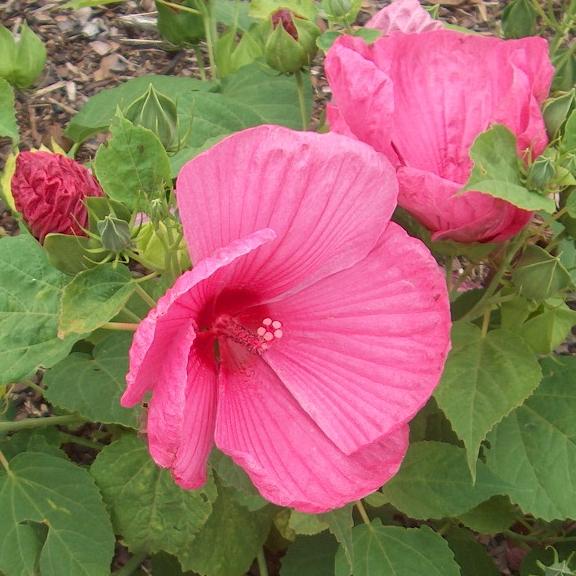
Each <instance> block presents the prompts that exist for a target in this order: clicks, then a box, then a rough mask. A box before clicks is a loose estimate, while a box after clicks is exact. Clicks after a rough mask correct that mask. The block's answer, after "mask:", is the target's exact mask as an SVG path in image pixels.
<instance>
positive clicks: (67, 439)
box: [60, 432, 104, 450]
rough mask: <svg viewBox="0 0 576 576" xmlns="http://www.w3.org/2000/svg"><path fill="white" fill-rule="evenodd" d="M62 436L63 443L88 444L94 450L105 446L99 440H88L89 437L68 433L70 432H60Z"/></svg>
mask: <svg viewBox="0 0 576 576" xmlns="http://www.w3.org/2000/svg"><path fill="white" fill-rule="evenodd" d="M60 438H62V443H63V444H64V443H66V444H78V445H79V446H86V447H87V448H92V449H94V450H102V448H104V446H103V445H102V444H99V443H98V442H93V441H92V440H88V438H82V436H74V434H68V432H60Z"/></svg>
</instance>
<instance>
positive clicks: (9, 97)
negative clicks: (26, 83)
mask: <svg viewBox="0 0 576 576" xmlns="http://www.w3.org/2000/svg"><path fill="white" fill-rule="evenodd" d="M2 136H7V137H8V138H11V139H12V141H13V142H14V143H17V142H18V124H17V123H16V111H15V110H14V90H12V86H10V84H8V82H6V80H4V79H2V78H0V137H2Z"/></svg>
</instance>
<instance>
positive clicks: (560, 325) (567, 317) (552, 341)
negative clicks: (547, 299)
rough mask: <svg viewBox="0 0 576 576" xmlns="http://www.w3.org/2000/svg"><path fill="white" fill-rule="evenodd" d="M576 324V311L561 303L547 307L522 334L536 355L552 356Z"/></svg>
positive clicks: (527, 324)
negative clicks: (551, 353)
mask: <svg viewBox="0 0 576 576" xmlns="http://www.w3.org/2000/svg"><path fill="white" fill-rule="evenodd" d="M575 324H576V311H574V310H571V309H570V308H569V307H568V306H567V305H566V304H565V303H564V302H563V301H559V302H558V303H556V304H555V305H554V306H545V307H544V310H543V311H542V312H541V313H540V314H538V315H536V316H534V317H532V318H530V320H528V321H527V322H526V323H525V324H524V325H523V326H522V332H521V333H522V337H523V338H524V339H525V340H526V342H528V344H529V345H530V347H531V348H532V350H534V352H536V354H550V352H552V351H554V350H555V349H556V348H557V347H558V346H560V344H562V342H564V340H565V339H566V337H567V336H568V334H569V333H570V329H571V328H572V326H574V325H575Z"/></svg>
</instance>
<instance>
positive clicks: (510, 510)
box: [458, 496, 518, 534]
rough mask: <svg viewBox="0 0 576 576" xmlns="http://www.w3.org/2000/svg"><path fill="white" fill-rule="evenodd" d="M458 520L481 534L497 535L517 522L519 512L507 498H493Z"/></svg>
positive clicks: (462, 515)
mask: <svg viewBox="0 0 576 576" xmlns="http://www.w3.org/2000/svg"><path fill="white" fill-rule="evenodd" d="M458 519H459V520H460V522H462V524H464V526H467V527H468V528H470V529H472V530H475V531H476V532H480V534H497V533H498V532H502V531H504V530H507V529H508V528H510V526H512V524H514V523H515V522H516V520H517V519H518V512H517V511H516V508H515V507H514V505H513V504H511V502H510V500H509V498H508V497H507V496H493V497H492V498H490V499H489V500H486V502H482V504H479V505H478V506H476V508H474V509H472V510H470V511H469V512H466V513H465V514H461V515H460V517H459V518H458Z"/></svg>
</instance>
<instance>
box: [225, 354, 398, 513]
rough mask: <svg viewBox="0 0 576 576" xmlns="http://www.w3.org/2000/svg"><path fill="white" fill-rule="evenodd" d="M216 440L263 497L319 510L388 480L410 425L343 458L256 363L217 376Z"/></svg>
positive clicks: (272, 376)
mask: <svg viewBox="0 0 576 576" xmlns="http://www.w3.org/2000/svg"><path fill="white" fill-rule="evenodd" d="M215 438H216V445H217V446H218V448H220V450H222V451H223V452H225V453H226V454H228V455H229V456H231V457H232V459H233V460H234V461H235V462H236V464H238V465H239V466H241V467H242V468H244V470H245V471H246V472H247V473H248V475H249V476H250V478H251V480H252V482H253V483H254V484H255V486H256V487H257V488H258V490H259V491H260V493H261V494H262V495H263V496H264V497H265V498H267V499H268V500H270V501H271V502H274V503H276V504H279V505H280V506H290V507H293V508H295V509H297V510H300V511H302V512H307V513H319V512H325V511H327V510H331V509H333V508H338V507H341V506H343V505H345V504H346V503H348V502H351V501H352V500H357V499H359V498H362V497H363V496H366V495H367V494H369V493H371V492H373V491H374V490H376V489H377V488H379V487H380V486H381V485H382V484H384V483H385V482H386V481H387V480H389V479H390V478H391V477H392V476H393V475H394V474H395V473H396V472H397V470H398V468H399V466H400V463H401V462H402V459H403V457H404V454H405V453H406V449H407V446H408V427H407V426H403V427H401V428H399V429H398V430H396V431H395V432H394V433H392V434H390V435H389V436H387V437H384V438H381V439H379V440H378V442H375V443H374V444H372V445H369V446H366V447H364V448H363V449H362V450H360V451H358V452H357V453H355V454H353V455H351V456H346V455H345V454H344V453H343V452H341V451H340V450H339V449H338V448H337V447H336V446H335V445H334V444H333V443H332V442H331V441H330V440H329V439H328V438H327V437H326V436H325V435H324V433H323V432H322V431H321V430H320V429H319V428H318V426H316V424H315V423H314V422H313V421H312V419H311V418H310V417H309V416H308V415H307V414H306V413H305V412H304V411H303V410H302V409H301V408H300V406H299V405H298V403H297V402H296V401H295V400H294V398H293V397H292V396H291V395H290V393H289V392H288V391H287V390H286V388H285V387H284V385H283V384H282V382H280V380H279V379H278V377H277V376H276V375H275V374H274V372H273V371H272V370H271V368H270V367H268V366H267V365H266V364H265V363H264V362H263V361H262V360H258V361H256V362H255V363H254V364H253V365H252V367H251V369H250V373H242V372H222V373H221V374H220V387H219V401H218V414H217V423H216V435H215Z"/></svg>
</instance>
